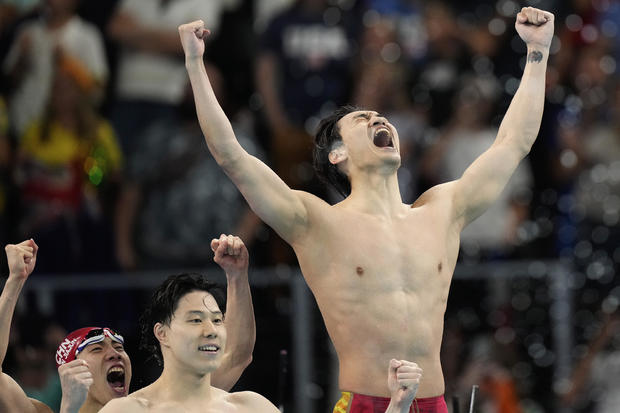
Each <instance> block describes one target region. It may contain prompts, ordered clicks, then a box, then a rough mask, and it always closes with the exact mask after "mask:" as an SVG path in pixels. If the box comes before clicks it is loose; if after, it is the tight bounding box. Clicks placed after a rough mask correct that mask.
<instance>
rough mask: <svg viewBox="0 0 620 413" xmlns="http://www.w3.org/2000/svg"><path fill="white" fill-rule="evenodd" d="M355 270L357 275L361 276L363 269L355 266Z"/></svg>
mask: <svg viewBox="0 0 620 413" xmlns="http://www.w3.org/2000/svg"><path fill="white" fill-rule="evenodd" d="M355 272H356V273H357V275H359V276H360V277H361V276H362V275H364V269H363V268H362V267H357V268H356V269H355Z"/></svg>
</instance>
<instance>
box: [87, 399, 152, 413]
mask: <svg viewBox="0 0 620 413" xmlns="http://www.w3.org/2000/svg"><path fill="white" fill-rule="evenodd" d="M151 410H152V405H151V403H150V402H149V400H148V399H146V398H144V397H139V396H135V395H134V394H131V395H129V396H127V397H120V398H118V399H112V400H110V401H109V402H108V403H107V404H106V405H105V406H104V407H103V409H101V410H100V411H99V413H117V412H118V413H142V412H149V411H151Z"/></svg>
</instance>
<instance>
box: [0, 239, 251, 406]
mask: <svg viewBox="0 0 620 413" xmlns="http://www.w3.org/2000/svg"><path fill="white" fill-rule="evenodd" d="M240 243H241V241H240V239H239V238H238V237H234V236H232V235H228V236H226V235H222V236H221V237H220V238H219V239H218V240H213V241H212V243H211V245H212V249H213V251H214V252H215V257H214V260H215V262H217V263H218V264H219V265H220V267H222V269H223V270H224V271H225V272H226V277H227V280H228V291H227V301H228V323H227V324H228V330H229V332H230V334H229V340H230V342H231V343H233V344H231V345H230V346H229V348H227V349H226V351H225V352H224V351H222V360H223V362H222V363H221V364H220V368H219V369H218V370H217V371H216V372H214V374H213V384H214V386H217V387H219V388H222V389H225V390H229V389H230V388H232V387H233V386H234V384H235V383H236V382H237V380H238V379H239V377H240V376H241V373H242V372H243V370H244V369H245V367H246V366H247V365H248V364H249V363H250V361H251V358H252V351H253V348H254V342H255V340H256V330H255V323H254V310H253V307H252V297H251V295H250V287H249V284H248V274H247V267H248V257H247V251H246V252H245V255H243V256H241V257H236V258H235V260H231V258H230V256H231V255H232V254H235V255H236V256H239V255H240V254H242V251H241V250H240V248H239V245H240ZM241 245H242V243H241ZM5 251H6V256H7V261H8V264H9V278H8V279H7V281H6V284H5V286H4V289H3V290H2V295H0V366H1V365H2V362H3V361H4V356H5V355H6V350H7V346H8V340H9V332H10V325H11V319H12V318H13V312H14V309H15V305H16V303H17V299H18V298H19V294H20V292H21V289H22V288H23V286H24V284H25V282H26V280H27V279H28V277H29V276H30V274H31V273H32V271H33V270H34V267H35V264H36V259H37V251H38V246H37V244H36V243H35V242H34V241H33V240H32V239H30V240H27V241H24V242H22V243H20V244H17V245H11V244H9V245H7V246H6V247H5ZM233 264H234V265H233ZM123 344H124V339H123V337H122V336H121V335H120V334H118V333H116V332H115V331H114V330H112V329H110V328H107V327H85V328H81V329H78V330H75V331H73V332H71V333H69V334H68V335H67V336H66V337H65V339H64V340H63V341H62V342H61V343H60V345H59V346H58V350H57V351H56V357H55V360H56V365H57V366H58V374H59V376H60V382H61V387H62V403H61V408H60V412H61V413H77V412H79V413H95V412H98V411H100V410H101V409H102V408H103V406H104V405H105V404H106V403H108V402H109V401H110V400H112V399H114V398H118V397H123V396H127V394H128V392H129V384H130V382H131V361H130V359H129V356H128V354H127V353H126V352H125V350H124V347H123ZM51 411H52V410H51V409H50V408H49V407H48V406H47V405H45V404H44V403H41V402H40V401H38V400H35V399H31V398H29V397H27V396H26V394H25V393H24V391H23V390H22V388H21V387H20V386H19V384H18V383H17V382H15V380H13V379H12V378H11V377H10V376H8V375H7V374H5V373H2V372H1V371H0V412H20V413H28V412H31V413H44V412H45V413H47V412H51Z"/></svg>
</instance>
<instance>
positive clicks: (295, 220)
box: [179, 20, 310, 242]
mask: <svg viewBox="0 0 620 413" xmlns="http://www.w3.org/2000/svg"><path fill="white" fill-rule="evenodd" d="M208 34H209V31H208V30H207V29H205V27H204V23H203V22H202V21H200V20H199V21H195V22H192V23H187V24H183V25H181V26H179V35H180V36H181V43H182V45H183V50H184V51H185V66H186V68H187V73H188V74H189V79H190V82H191V85H192V90H193V92H194V101H195V103H196V112H197V114H198V120H199V122H200V127H201V128H202V132H203V134H204V137H205V140H206V142H207V146H208V147H209V151H211V154H212V155H213V157H214V158H215V160H216V161H217V163H218V164H219V165H220V166H221V167H222V168H223V169H224V171H225V172H226V174H227V175H228V176H229V177H230V179H231V180H232V181H233V183H234V184H235V185H236V186H237V188H239V190H240V191H241V193H242V194H243V196H244V197H245V199H246V200H247V201H248V203H249V204H250V207H251V208H252V210H254V212H255V213H256V214H257V215H258V216H259V217H260V218H261V219H262V220H263V221H265V222H266V223H267V224H268V225H269V226H271V227H272V228H273V229H275V230H276V231H277V232H278V234H280V236H282V237H283V238H284V239H285V240H286V241H288V242H291V241H292V240H294V239H295V238H297V237H300V236H301V235H303V233H304V230H305V228H306V225H307V219H308V215H307V211H306V206H305V203H304V202H303V200H304V198H305V197H308V196H310V195H309V194H307V193H303V192H300V191H293V190H292V189H291V188H289V187H288V185H286V184H285V183H284V181H282V179H280V177H278V175H276V173H275V172H273V171H272V170H271V169H270V168H269V167H268V166H267V165H265V164H264V163H263V162H261V161H260V160H258V159H257V158H255V157H254V156H252V155H250V154H248V153H247V152H246V151H245V150H244V149H243V148H242V147H241V145H240V144H239V142H238V141H237V138H236V137H235V134H234V132H233V128H232V126H231V124H230V121H229V120H228V118H227V117H226V114H225V113H224V111H223V110H222V108H221V107H220V105H219V103H218V102H217V99H216V97H215V94H214V92H213V89H212V87H211V84H210V82H209V78H208V76H207V72H206V70H205V66H204V62H203V54H204V50H205V45H204V40H203V39H204V37H205V36H207V35H208Z"/></svg>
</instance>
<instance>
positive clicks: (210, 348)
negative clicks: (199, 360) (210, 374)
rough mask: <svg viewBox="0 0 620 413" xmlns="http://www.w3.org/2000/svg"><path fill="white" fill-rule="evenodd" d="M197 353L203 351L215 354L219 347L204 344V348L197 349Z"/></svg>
mask: <svg viewBox="0 0 620 413" xmlns="http://www.w3.org/2000/svg"><path fill="white" fill-rule="evenodd" d="M198 351H203V352H205V353H211V354H215V353H217V352H218V351H220V346H218V345H216V344H206V345H204V346H200V347H198Z"/></svg>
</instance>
